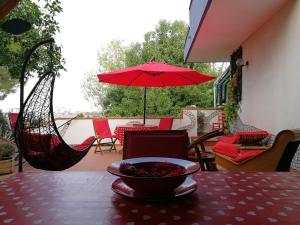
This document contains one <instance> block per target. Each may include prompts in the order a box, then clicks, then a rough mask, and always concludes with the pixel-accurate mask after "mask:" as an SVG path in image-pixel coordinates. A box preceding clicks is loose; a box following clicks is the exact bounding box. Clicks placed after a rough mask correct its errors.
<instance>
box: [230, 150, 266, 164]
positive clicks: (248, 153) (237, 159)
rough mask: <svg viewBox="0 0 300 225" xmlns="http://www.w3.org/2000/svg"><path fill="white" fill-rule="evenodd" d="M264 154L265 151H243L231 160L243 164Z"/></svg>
mask: <svg viewBox="0 0 300 225" xmlns="http://www.w3.org/2000/svg"><path fill="white" fill-rule="evenodd" d="M263 152H264V151H263V150H242V151H240V154H239V155H238V156H237V157H235V158H231V160H232V161H234V162H237V163H241V162H243V161H245V160H247V159H251V158H254V157H255V156H257V155H259V154H261V153H263Z"/></svg>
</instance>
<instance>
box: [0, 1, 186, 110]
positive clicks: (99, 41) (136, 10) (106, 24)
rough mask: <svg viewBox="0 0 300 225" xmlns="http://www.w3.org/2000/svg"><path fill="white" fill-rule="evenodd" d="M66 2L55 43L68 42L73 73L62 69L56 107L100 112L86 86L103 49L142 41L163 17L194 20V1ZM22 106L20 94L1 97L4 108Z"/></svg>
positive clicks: (65, 51) (0, 106)
mask: <svg viewBox="0 0 300 225" xmlns="http://www.w3.org/2000/svg"><path fill="white" fill-rule="evenodd" d="M83 2H84V4H83ZM61 3H62V4H61V6H62V7H63V12H62V13H61V14H59V15H58V16H57V17H56V19H57V21H58V22H59V25H60V33H59V34H57V35H56V36H55V41H56V42H57V43H58V44H60V45H61V46H62V54H63V57H64V58H65V59H66V65H65V67H66V69H67V71H66V72H64V71H62V72H61V73H60V74H61V77H60V78H59V79H56V83H55V89H54V102H53V104H54V110H55V111H58V110H61V111H64V110H67V111H72V112H76V111H77V112H78V111H83V112H87V111H96V108H94V107H92V105H91V104H90V103H89V102H87V101H86V100H85V99H84V97H83V93H82V90H81V87H80V85H81V82H82V80H83V79H84V75H85V73H86V72H88V71H91V70H95V71H97V67H98V66H97V52H98V50H99V49H100V48H101V47H103V46H105V45H107V44H108V43H109V42H110V41H111V40H113V39H119V40H123V41H124V44H125V45H127V44H130V43H131V42H142V41H143V38H144V34H145V33H146V32H148V31H152V30H154V29H155V26H156V25H157V24H158V22H159V20H161V19H166V20H168V21H171V22H173V21H175V20H182V21H185V22H186V23H187V24H188V23H189V4H190V0H85V1H70V0H61ZM96 75H97V74H95V76H96ZM34 82H36V80H35V79H32V80H31V82H29V83H28V84H27V85H26V87H25V96H26V94H27V93H29V91H30V89H31V88H32V86H33V84H34ZM18 107H19V92H17V93H15V94H12V95H9V96H8V97H7V98H6V99H5V100H4V101H0V109H2V110H3V111H8V110H11V109H13V108H18Z"/></svg>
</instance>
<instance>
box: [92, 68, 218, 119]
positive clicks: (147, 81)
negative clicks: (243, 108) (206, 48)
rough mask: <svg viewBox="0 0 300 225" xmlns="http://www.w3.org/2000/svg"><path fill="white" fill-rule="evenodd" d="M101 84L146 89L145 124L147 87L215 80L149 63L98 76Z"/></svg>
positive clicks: (188, 70) (203, 75)
mask: <svg viewBox="0 0 300 225" xmlns="http://www.w3.org/2000/svg"><path fill="white" fill-rule="evenodd" d="M97 76H98V79H99V82H104V83H110V84H117V85H123V86H136V87H144V88H145V89H144V124H145V116H146V87H175V86H188V85H197V84H201V83H204V82H206V81H210V80H212V79H214V77H212V76H208V75H205V74H201V73H198V72H197V71H195V70H191V69H188V68H184V67H178V66H172V65H168V64H165V63H158V62H148V63H145V64H142V65H138V66H132V67H128V68H125V69H121V70H116V71H112V72H109V73H102V74H98V75H97Z"/></svg>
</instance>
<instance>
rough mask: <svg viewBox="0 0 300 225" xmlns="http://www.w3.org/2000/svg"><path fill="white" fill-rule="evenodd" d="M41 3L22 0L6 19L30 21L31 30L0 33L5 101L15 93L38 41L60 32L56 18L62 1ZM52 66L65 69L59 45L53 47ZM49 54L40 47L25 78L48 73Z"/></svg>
mask: <svg viewBox="0 0 300 225" xmlns="http://www.w3.org/2000/svg"><path fill="white" fill-rule="evenodd" d="M39 2H40V4H37V3H35V1H33V0H22V1H20V2H19V3H18V5H17V6H16V7H15V8H14V9H13V10H12V11H11V12H10V13H9V14H8V15H7V16H6V17H5V18H4V20H3V21H1V22H5V21H6V20H10V19H12V18H20V19H23V20H26V21H28V22H29V23H30V24H31V25H32V27H31V29H30V30H29V31H28V32H26V33H24V34H21V35H11V34H8V33H6V32H4V31H2V30H0V40H1V42H0V67H1V68H2V69H1V70H0V79H1V83H2V81H3V82H4V84H3V86H1V89H0V96H2V98H5V97H6V95H7V94H8V93H10V92H11V91H13V90H14V87H15V85H16V84H17V80H18V79H19V77H20V73H21V68H22V65H23V62H24V59H25V55H26V52H27V51H28V50H29V49H30V48H32V47H33V46H34V45H35V44H37V43H38V42H40V41H42V40H45V39H48V38H50V37H52V36H53V35H54V34H55V33H56V32H59V24H58V23H57V21H56V20H55V16H56V15H57V14H58V13H60V12H62V8H61V7H60V1H59V0H43V1H39ZM52 58H53V60H52V65H53V68H54V70H56V71H58V70H59V69H64V66H63V65H64V60H63V59H62V56H61V49H60V47H59V46H57V45H55V46H54V51H53V57H52ZM49 62H50V54H49V49H48V48H40V49H39V51H38V52H37V53H36V54H35V55H34V57H33V59H32V60H31V61H30V63H29V65H28V70H27V73H26V79H28V78H29V77H30V76H32V75H33V74H38V75H41V74H44V73H45V71H47V70H49V65H50V63H49Z"/></svg>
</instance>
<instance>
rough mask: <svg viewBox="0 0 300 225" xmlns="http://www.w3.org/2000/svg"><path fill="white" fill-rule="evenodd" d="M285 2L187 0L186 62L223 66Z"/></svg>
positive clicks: (275, 0) (284, 0)
mask: <svg viewBox="0 0 300 225" xmlns="http://www.w3.org/2000/svg"><path fill="white" fill-rule="evenodd" d="M287 2H288V0H263V1H262V0H226V1H222V0H191V5H190V29H189V32H188V35H187V38H186V42H185V49H184V58H185V61H187V62H224V61H229V59H230V54H231V53H232V52H233V51H234V50H235V49H237V48H238V47H239V46H240V45H241V44H242V43H243V42H244V41H245V40H247V39H248V38H249V37H250V36H251V35H252V34H253V33H254V32H256V31H257V30H258V29H259V28H260V27H261V26H262V25H263V24H264V23H266V22H267V21H268V20H269V19H270V18H271V17H272V16H273V15H274V14H275V13H276V12H278V11H279V10H280V9H281V8H282V7H283V6H284V5H285V4H286V3H287Z"/></svg>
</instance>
